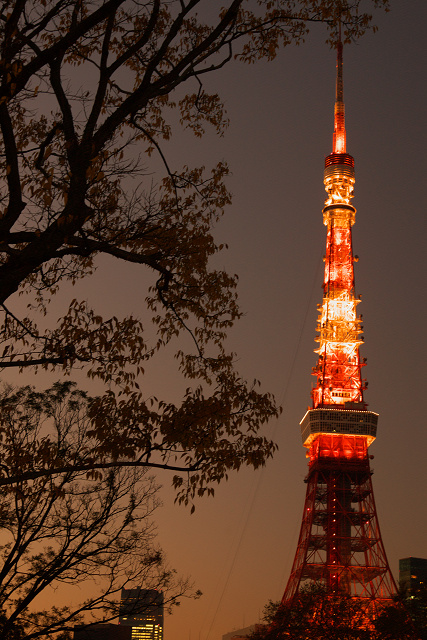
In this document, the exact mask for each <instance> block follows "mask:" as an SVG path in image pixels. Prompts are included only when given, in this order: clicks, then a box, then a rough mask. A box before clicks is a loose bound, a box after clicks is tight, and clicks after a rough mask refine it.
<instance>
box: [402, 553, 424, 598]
mask: <svg viewBox="0 0 427 640" xmlns="http://www.w3.org/2000/svg"><path fill="white" fill-rule="evenodd" d="M399 586H400V588H401V589H402V590H403V591H405V592H406V593H407V594H408V595H411V592H412V591H414V590H416V589H417V588H419V587H425V588H426V589H427V559H426V558H412V557H409V558H401V560H399Z"/></svg>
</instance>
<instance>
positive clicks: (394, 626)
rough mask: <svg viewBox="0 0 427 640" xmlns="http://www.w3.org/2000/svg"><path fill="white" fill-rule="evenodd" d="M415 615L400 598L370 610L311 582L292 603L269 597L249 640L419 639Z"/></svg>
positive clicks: (359, 600)
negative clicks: (261, 619)
mask: <svg viewBox="0 0 427 640" xmlns="http://www.w3.org/2000/svg"><path fill="white" fill-rule="evenodd" d="M417 610H419V609H418V607H417ZM424 610H425V609H424ZM411 618H412V620H411ZM415 618H416V616H414V615H411V614H410V611H409V610H408V608H407V607H406V606H405V603H404V602H403V601H402V599H401V598H399V597H398V598H396V601H395V602H394V603H390V604H389V605H387V606H385V607H383V608H382V609H379V610H378V609H375V610H373V609H370V607H369V603H366V602H365V601H364V600H362V599H357V598H351V597H350V596H348V595H345V594H342V595H329V594H327V593H325V591H324V589H323V588H322V587H321V586H318V585H312V586H311V587H308V588H306V589H302V590H301V591H300V593H299V594H298V597H296V598H295V599H294V601H293V602H292V603H289V604H286V605H281V604H280V602H272V601H271V600H270V601H269V603H268V604H267V605H266V606H265V609H264V615H263V622H264V624H263V625H259V626H258V627H257V628H256V630H255V631H254V633H253V634H251V636H250V639H251V640H286V639H287V638H288V639H289V640H328V639H329V640H340V639H341V640H422V639H423V638H425V637H426V636H425V635H423V633H425V631H423V628H422V626H421V625H416V624H414V623H413V621H414V619H415ZM424 620H425V618H424ZM424 625H425V623H424ZM424 629H425V626H424Z"/></svg>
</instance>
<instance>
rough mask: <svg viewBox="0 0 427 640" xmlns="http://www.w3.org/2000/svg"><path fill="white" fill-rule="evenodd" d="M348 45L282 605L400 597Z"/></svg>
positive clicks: (329, 160) (329, 172)
mask: <svg viewBox="0 0 427 640" xmlns="http://www.w3.org/2000/svg"><path fill="white" fill-rule="evenodd" d="M342 68H343V65H342V44H341V42H339V44H338V47H337V79H336V100H335V112H334V133H333V147H332V153H330V154H329V155H328V156H327V157H326V160H325V171H324V184H325V190H326V193H327V196H326V201H325V206H324V208H323V223H324V225H325V226H326V228H327V239H326V255H325V258H324V261H325V270H324V281H323V300H322V303H321V304H319V305H318V310H319V318H318V326H317V331H318V336H317V338H316V341H317V342H318V348H317V349H316V351H315V352H316V353H317V354H318V360H317V365H316V366H315V367H314V368H313V374H314V375H315V376H316V384H315V387H314V389H313V391H312V407H311V408H309V409H308V411H307V412H306V414H305V416H304V417H303V419H302V421H301V423H300V424H301V433H302V441H303V445H304V447H306V449H307V457H308V474H307V477H306V479H305V482H306V483H307V493H306V499H305V504H304V512H303V518H302V525H301V532H300V536H299V541H298V547H297V551H296V555H295V560H294V563H293V567H292V571H291V575H290V578H289V581H288V584H287V587H286V590H285V593H284V595H283V600H282V602H283V603H284V604H285V603H289V602H292V600H293V599H294V598H295V596H296V594H297V593H298V592H299V590H300V588H301V586H302V585H304V584H309V583H310V582H312V583H315V584H317V585H321V586H323V588H324V590H325V592H326V593H327V594H335V595H338V594H345V595H348V596H351V597H356V598H360V599H364V601H365V602H366V604H367V606H369V607H372V606H376V605H379V604H381V603H383V604H385V603H386V602H387V603H388V602H390V600H391V597H392V596H393V594H394V593H395V591H396V585H395V582H394V579H393V576H392V574H391V571H390V568H389V565H388V562H387V558H386V554H385V550H384V546H383V543H382V539H381V533H380V528H379V524H378V518H377V513H376V508H375V501H374V494H373V489H372V481H371V476H372V471H371V469H370V464H369V462H370V458H371V457H372V456H370V455H369V453H368V448H369V446H370V445H371V444H372V442H373V441H374V440H375V437H376V433H377V422H378V414H377V413H375V412H373V411H370V410H368V408H367V404H366V402H365V399H364V391H365V389H366V387H367V382H366V380H365V379H364V378H362V367H363V366H364V365H365V363H366V359H365V358H363V359H361V357H360V355H359V347H360V345H361V344H362V343H363V336H362V335H361V333H362V330H363V326H362V316H361V315H358V305H359V303H360V296H356V293H355V283H354V268H353V264H354V262H356V261H357V259H358V258H357V256H354V255H353V246H352V226H353V224H354V222H355V218H356V209H355V208H354V206H353V205H352V204H351V200H352V198H353V190H354V183H355V178H354V159H353V157H352V156H351V155H349V154H348V153H347V147H346V130H345V111H344V99H343V74H342Z"/></svg>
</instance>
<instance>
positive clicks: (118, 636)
mask: <svg viewBox="0 0 427 640" xmlns="http://www.w3.org/2000/svg"><path fill="white" fill-rule="evenodd" d="M131 637H132V629H131V628H130V627H121V626H120V625H118V624H103V623H99V624H92V625H90V626H89V627H86V626H83V625H82V626H76V627H74V635H73V640H131Z"/></svg>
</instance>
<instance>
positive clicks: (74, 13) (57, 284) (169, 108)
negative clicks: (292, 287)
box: [0, 0, 387, 500]
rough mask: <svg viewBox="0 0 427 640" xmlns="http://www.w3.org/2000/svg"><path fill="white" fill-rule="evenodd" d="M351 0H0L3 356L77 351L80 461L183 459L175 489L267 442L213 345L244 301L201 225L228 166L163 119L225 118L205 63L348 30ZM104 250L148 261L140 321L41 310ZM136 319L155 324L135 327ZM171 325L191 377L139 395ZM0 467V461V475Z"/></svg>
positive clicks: (184, 492) (360, 15) (246, 394)
mask: <svg viewBox="0 0 427 640" xmlns="http://www.w3.org/2000/svg"><path fill="white" fill-rule="evenodd" d="M386 4H387V0H369V2H368V5H370V6H371V7H374V6H384V5H386ZM359 5H360V0H352V1H351V2H348V1H347V0H345V1H344V0H332V1H325V0H297V1H296V2H295V0H275V1H274V2H271V1H270V0H257V1H255V0H227V1H225V2H222V3H215V2H211V1H209V2H205V1H203V0H167V1H166V0H40V1H39V2H34V1H33V0H4V1H3V2H1V3H0V79H1V82H0V133H1V137H0V194H1V195H0V310H1V311H2V316H3V317H2V322H1V325H0V329H1V331H0V346H1V351H0V366H1V367H3V368H4V367H19V368H21V369H24V368H26V367H29V366H31V367H40V366H41V367H45V368H54V367H57V368H60V369H62V370H63V371H64V372H66V373H68V372H70V371H71V370H72V369H73V367H75V366H76V365H78V366H79V367H81V368H83V369H85V370H86V373H87V375H88V376H90V377H92V378H97V379H100V380H102V381H104V382H105V383H107V384H108V385H109V390H108V392H107V393H106V394H105V395H104V396H102V397H100V398H98V400H97V401H96V402H94V403H92V404H91V407H90V410H91V416H92V418H93V425H94V430H93V435H94V437H95V439H96V442H95V443H94V449H93V457H92V460H89V457H88V458H87V463H88V464H90V465H94V463H95V462H96V463H97V465H98V466H102V465H103V464H104V463H105V465H106V466H108V465H109V464H110V463H111V462H112V461H113V462H117V463H126V462H128V461H129V460H131V461H133V462H134V464H138V465H140V466H151V467H156V468H167V469H174V470H177V471H187V472H190V476H189V482H188V483H185V482H184V480H183V478H182V476H178V475H177V476H176V477H175V481H174V482H175V486H176V488H177V489H178V491H179V499H180V500H188V498H189V497H190V498H191V497H192V496H194V495H195V494H197V493H199V494H203V493H204V492H206V491H211V492H212V491H213V489H212V487H211V485H212V482H215V481H219V480H220V479H221V478H223V477H224V476H225V475H226V474H227V472H228V471H229V470H232V469H238V468H239V467H240V466H241V465H243V464H248V465H251V466H253V467H258V466H259V465H261V464H263V463H264V462H265V460H266V459H267V458H268V457H269V456H270V455H272V452H273V451H274V448H275V447H274V445H273V444H272V443H271V442H270V441H268V440H267V439H265V438H264V437H262V436H260V435H259V433H258V432H259V428H260V426H261V425H262V423H263V422H265V421H266V420H268V419H269V418H271V417H272V416H277V413H278V410H277V408H276V406H275V404H274V401H273V399H272V398H271V397H270V396H269V395H267V394H262V393H260V392H259V391H258V390H257V383H254V384H248V383H247V382H246V381H245V380H242V379H241V378H240V377H239V374H238V373H237V372H236V370H235V358H234V356H233V354H230V353H227V351H226V349H225V347H224V338H225V336H226V333H227V330H228V329H229V327H231V325H232V324H233V323H234V322H235V321H236V320H237V319H238V318H239V317H240V311H239V309H238V306H237V302H236V295H235V286H236V277H235V276H230V275H228V274H227V273H225V272H223V271H219V270H214V269H212V268H210V266H209V259H210V258H211V256H213V255H214V254H215V253H217V252H218V251H219V250H220V249H221V248H222V247H221V246H218V245H217V244H216V243H215V241H214V239H213V237H212V233H211V229H212V226H213V224H214V223H215V221H216V220H217V219H218V218H219V216H221V215H222V212H223V209H224V207H225V206H226V205H227V204H229V202H230V195H229V193H228V191H227V189H226V188H225V185H224V176H225V175H226V174H227V172H228V169H227V166H226V164H224V163H223V162H221V163H219V164H218V165H217V166H216V167H214V168H213V169H212V170H211V171H206V170H205V169H204V168H203V167H187V166H184V167H175V166H171V165H170V164H169V163H168V160H167V154H166V151H165V149H164V148H162V144H163V143H164V141H167V140H169V139H170V137H171V136H172V134H173V132H174V130H175V128H176V127H183V128H187V129H190V130H192V131H193V132H194V134H195V135H197V136H202V135H203V133H204V131H205V127H207V126H210V127H212V128H213V129H214V130H215V131H217V132H218V133H219V134H222V133H223V131H224V129H225V128H226V126H227V117H226V114H225V111H224V107H223V104H222V102H221V98H220V97H219V96H218V95H217V94H210V93H209V92H208V91H207V90H206V88H205V86H204V84H203V79H204V77H205V76H206V74H208V73H213V72H215V71H218V70H220V69H221V68H222V67H223V66H224V65H225V64H228V63H229V62H230V61H232V60H233V59H235V58H237V59H239V60H240V61H243V62H248V63H251V62H255V61H256V60H258V59H261V58H266V59H269V60H270V59H272V58H274V57H275V56H276V54H277V51H278V50H279V48H280V47H282V46H286V45H288V44H290V43H292V42H295V43H299V42H302V41H303V39H304V37H305V35H306V33H307V30H308V29H307V25H308V24H310V23H316V22H323V23H325V24H327V25H328V28H329V33H330V40H333V39H334V38H335V29H336V27H335V25H336V22H337V19H338V16H339V19H340V20H341V22H342V23H343V24H344V27H345V36H346V38H347V39H352V38H356V37H358V36H360V35H361V34H362V33H363V32H364V31H365V29H366V28H367V27H368V25H369V23H370V18H371V17H370V16H369V15H368V14H367V13H366V12H364V11H363V10H362V9H361V8H360V7H359ZM153 154H154V155H156V156H157V160H155V162H154V164H153V166H152V167H151V166H150V163H151V162H152V159H151V158H152V156H153ZM159 160H160V162H161V163H162V166H163V170H160V169H159ZM147 173H148V174H149V177H148V178H147V177H146V174H147ZM153 173H154V175H155V180H154V183H153ZM136 184H137V185H138V186H137V188H136V186H135V185H136ZM101 255H104V256H108V257H112V258H115V259H117V260H120V261H124V262H127V263H129V264H132V265H134V266H135V269H136V270H139V271H138V273H139V272H142V271H148V272H149V274H152V286H151V288H150V289H149V290H148V291H147V292H146V295H147V297H146V304H147V310H148V313H147V318H148V320H147V319H145V320H144V323H145V324H143V323H142V322H141V321H140V320H139V319H137V318H135V317H132V316H129V317H126V318H119V317H112V318H102V317H101V316H100V314H99V313H97V312H96V311H95V310H94V309H92V308H91V306H90V303H89V302H82V301H78V300H72V301H71V302H70V305H69V309H68V311H67V312H66V313H65V315H64V316H63V317H62V318H60V319H59V320H58V321H55V320H54V319H53V318H52V317H51V315H50V314H49V313H48V311H49V302H50V300H51V298H52V297H53V296H54V295H55V294H56V293H57V292H58V291H61V290H62V288H63V284H64V283H66V282H68V283H69V282H71V283H75V282H77V281H79V280H81V279H82V278H86V277H89V276H90V275H91V273H92V272H93V271H94V269H96V268H97V267H99V265H100V262H99V260H98V257H99V256H101ZM22 292H25V293H27V294H28V295H29V296H30V310H29V314H28V317H25V318H24V317H21V316H19V314H18V313H17V312H16V311H15V310H14V299H13V296H14V295H15V294H18V293H22ZM143 295H144V294H141V296H143ZM45 314H47V316H46V317H45ZM40 317H42V318H43V320H42V322H40ZM150 319H151V320H152V322H153V323H154V326H155V327H156V331H157V335H156V337H155V338H154V339H152V340H150V339H149V338H148V337H146V333H144V328H146V323H147V322H148V323H149V322H150ZM181 333H185V334H187V335H189V336H190V338H191V344H192V347H193V348H190V349H188V350H187V351H184V350H183V348H182V345H181V343H177V345H178V346H177V347H176V357H177V360H178V366H179V369H180V372H181V374H182V375H183V376H184V377H185V378H188V379H189V380H190V381H191V386H189V387H188V389H187V390H186V392H185V394H184V396H183V397H182V400H181V401H180V402H177V403H176V404H174V403H172V402H169V401H168V400H167V399H162V398H159V399H156V398H153V397H150V399H149V400H147V397H146V395H145V394H144V393H143V392H141V391H140V389H139V384H140V382H141V380H143V373H144V371H143V369H144V366H145V363H146V362H147V361H148V360H150V359H151V358H153V357H155V355H156V354H157V353H158V351H159V350H160V349H162V348H163V347H164V346H165V345H167V344H169V343H170V342H171V341H172V339H174V338H176V337H177V336H179V335H180V334H181ZM52 472H53V473H56V472H57V467H52ZM32 473H35V474H36V473H37V470H32ZM9 482H10V479H9V478H8V477H7V476H6V475H5V474H4V473H2V474H1V476H0V484H3V486H4V485H5V484H8V483H9Z"/></svg>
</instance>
